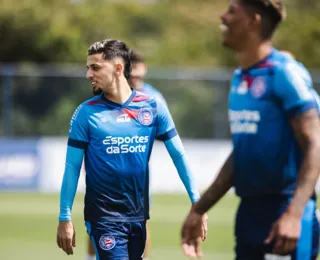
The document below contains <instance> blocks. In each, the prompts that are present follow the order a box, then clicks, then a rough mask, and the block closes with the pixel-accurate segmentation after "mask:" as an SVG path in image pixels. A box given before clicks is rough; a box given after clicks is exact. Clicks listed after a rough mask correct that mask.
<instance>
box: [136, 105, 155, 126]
mask: <svg viewBox="0 0 320 260" xmlns="http://www.w3.org/2000/svg"><path fill="white" fill-rule="evenodd" d="M138 120H139V122H140V123H141V124H142V125H145V126H148V125H151V124H152V122H153V114H152V112H151V111H150V110H148V109H142V110H141V111H140V112H139V114H138Z"/></svg>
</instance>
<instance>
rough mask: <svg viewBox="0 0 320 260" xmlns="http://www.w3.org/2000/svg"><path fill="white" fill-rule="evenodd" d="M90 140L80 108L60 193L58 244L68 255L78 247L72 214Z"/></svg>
mask: <svg viewBox="0 0 320 260" xmlns="http://www.w3.org/2000/svg"><path fill="white" fill-rule="evenodd" d="M88 140H89V138H88V124H87V120H86V113H85V111H84V110H83V109H82V106H79V107H78V108H77V109H76V111H75V112H74V114H73V116H72V119H71V122H70V129H69V140H68V147H67V156H66V165H65V171H64V175H63V180H62V186H61V192H60V214H59V225H58V231H57V244H58V246H59V247H60V248H62V250H63V251H65V252H66V253H67V254H68V255H70V254H73V247H75V245H76V242H75V230H74V226H73V224H72V222H71V212H72V205H73V200H74V197H75V194H76V191H77V186H78V180H79V175H80V169H81V164H82V160H83V155H84V151H85V149H86V148H87V145H88Z"/></svg>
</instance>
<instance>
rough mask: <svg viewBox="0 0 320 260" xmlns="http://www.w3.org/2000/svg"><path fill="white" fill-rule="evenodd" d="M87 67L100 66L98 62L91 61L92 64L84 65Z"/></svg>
mask: <svg viewBox="0 0 320 260" xmlns="http://www.w3.org/2000/svg"><path fill="white" fill-rule="evenodd" d="M86 67H87V69H89V67H91V68H92V67H101V65H99V64H97V63H93V64H90V65H87V66H86Z"/></svg>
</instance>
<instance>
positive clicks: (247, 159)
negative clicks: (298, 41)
mask: <svg viewBox="0 0 320 260" xmlns="http://www.w3.org/2000/svg"><path fill="white" fill-rule="evenodd" d="M284 18H285V7H284V3H283V1H281V0H232V1H231V3H230V5H229V9H228V11H227V12H226V13H225V14H223V15H222V17H221V20H222V25H221V29H222V31H223V36H222V38H223V44H224V46H226V47H229V48H230V49H232V51H233V52H234V53H235V54H236V57H237V60H238V62H239V64H240V68H239V69H237V70H236V71H235V73H234V76H233V79H232V82H231V90H230V94H229V122H230V130H231V133H232V141H233V151H232V152H231V154H230V156H229V157H228V158H227V160H226V162H225V164H224V165H223V167H222V169H221V170H220V172H219V174H218V176H217V178H216V179H215V181H214V182H213V184H212V185H211V186H210V187H209V188H208V190H207V191H206V192H205V193H204V195H203V196H202V198H201V199H200V201H199V202H198V203H197V204H196V205H195V207H193V208H192V210H191V212H190V213H189V215H188V216H187V219H186V220H185V222H184V225H183V227H182V245H183V248H184V250H185V252H186V254H195V253H196V252H195V251H196V250H195V249H197V248H198V247H199V239H197V238H198V237H199V235H200V232H201V219H202V214H204V213H205V212H207V211H208V210H209V209H210V208H211V207H212V206H213V205H214V204H216V203H217V202H218V201H219V200H220V199H221V198H222V197H223V196H224V195H225V194H226V192H227V191H228V190H229V189H230V188H231V187H232V186H234V187H235V191H236V194H237V195H238V196H239V197H240V198H241V201H240V205H239V208H238V212H237V216H236V225H235V236H236V247H235V251H236V259H237V260H260V259H261V260H262V259H283V260H285V259H291V260H302V259H313V260H314V259H316V257H317V254H318V239H319V235H318V234H319V225H318V221H317V218H316V213H315V212H316V202H315V194H314V189H315V185H316V182H317V179H318V177H319V172H320V160H319V154H320V134H319V133H320V121H319V112H318V109H319V107H318V105H317V102H316V101H317V99H318V96H317V95H316V94H315V92H314V90H313V88H312V80H311V77H310V74H309V73H308V71H307V70H306V69H305V68H304V67H303V65H302V64H301V63H298V62H297V61H295V60H294V59H293V58H291V57H289V56H288V55H287V54H283V53H281V52H279V51H277V50H276V49H274V48H272V44H271V38H272V35H273V33H274V31H275V29H276V28H277V26H278V24H279V23H280V22H281V21H282V20H283V19H284ZM280 255H281V256H280Z"/></svg>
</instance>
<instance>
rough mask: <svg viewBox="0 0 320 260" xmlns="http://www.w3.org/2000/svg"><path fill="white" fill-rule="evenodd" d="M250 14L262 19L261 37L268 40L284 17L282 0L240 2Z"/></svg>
mask: <svg viewBox="0 0 320 260" xmlns="http://www.w3.org/2000/svg"><path fill="white" fill-rule="evenodd" d="M241 3H242V4H243V5H244V6H245V7H246V8H247V9H248V10H249V11H251V12H254V13H258V14H260V16H261V18H262V29H261V36H262V38H263V39H264V40H267V39H270V38H271V37H272V35H273V33H274V32H275V30H276V28H277V26H278V25H279V24H280V22H281V21H282V20H284V18H285V16H286V11H285V7H284V3H283V0H241Z"/></svg>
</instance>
